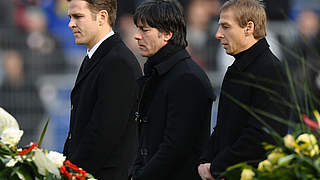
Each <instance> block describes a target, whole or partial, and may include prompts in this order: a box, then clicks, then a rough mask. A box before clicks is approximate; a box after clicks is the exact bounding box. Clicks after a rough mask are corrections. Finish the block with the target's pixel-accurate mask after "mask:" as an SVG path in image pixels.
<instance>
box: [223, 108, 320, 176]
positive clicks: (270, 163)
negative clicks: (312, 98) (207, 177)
mask: <svg viewBox="0 0 320 180" xmlns="http://www.w3.org/2000/svg"><path fill="white" fill-rule="evenodd" d="M313 114H314V117H315V119H316V122H315V121H313V120H311V119H309V117H308V116H306V115H302V118H303V121H304V123H305V124H306V125H307V126H308V130H296V131H294V133H293V134H288V135H286V136H285V137H283V138H280V139H278V142H279V143H278V145H276V146H275V145H270V144H264V147H265V149H266V151H267V159H265V160H263V161H261V162H260V163H259V164H258V167H257V168H256V167H253V166H251V165H248V164H247V163H239V164H236V165H234V166H231V167H229V168H228V169H227V170H226V172H225V173H224V174H223V176H226V177H227V179H228V180H233V179H237V180H238V179H240V180H267V179H268V180H269V179H277V180H292V179H305V180H309V179H310V180H315V179H320V151H319V142H318V141H317V137H319V134H320V133H319V132H320V131H319V130H320V116H319V112H318V111H316V110H315V111H313Z"/></svg>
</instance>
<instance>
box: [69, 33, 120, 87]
mask: <svg viewBox="0 0 320 180" xmlns="http://www.w3.org/2000/svg"><path fill="white" fill-rule="evenodd" d="M119 42H121V39H120V36H119V35H118V34H114V35H112V36H111V37H109V38H108V39H106V40H105V41H103V42H102V43H101V45H100V46H99V47H98V49H97V50H96V52H95V53H94V54H93V56H92V57H91V59H90V63H89V65H88V68H86V70H85V71H83V72H80V71H79V73H78V76H77V79H76V82H75V85H74V88H73V89H72V92H73V91H74V89H76V87H77V86H78V85H79V84H80V83H81V81H82V80H83V79H85V77H87V76H88V74H89V73H90V72H91V71H92V70H93V69H94V67H96V66H97V64H99V62H100V61H102V59H103V57H104V56H105V55H106V54H108V53H109V52H110V50H111V49H112V48H113V47H114V46H115V44H117V43H119Z"/></svg>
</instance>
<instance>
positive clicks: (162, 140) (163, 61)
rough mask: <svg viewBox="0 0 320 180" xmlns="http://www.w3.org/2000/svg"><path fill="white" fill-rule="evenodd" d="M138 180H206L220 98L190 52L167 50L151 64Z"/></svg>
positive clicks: (143, 95)
mask: <svg viewBox="0 0 320 180" xmlns="http://www.w3.org/2000/svg"><path fill="white" fill-rule="evenodd" d="M139 82H140V84H141V85H142V87H141V88H140V89H141V93H140V94H141V97H140V102H139V105H138V107H139V109H138V112H139V113H138V114H139V116H138V117H139V118H137V120H138V121H139V149H138V153H137V156H136V160H135V162H134V165H133V167H132V172H131V176H132V178H133V179H134V180H151V179H152V180H164V179H165V180H176V179H188V180H200V176H199V175H198V173H197V167H196V164H197V162H198V159H199V158H200V154H201V152H202V150H203V147H204V146H205V144H206V143H207V141H208V138H209V134H210V119H211V105H212V101H213V99H214V95H213V90H212V87H211V83H210V81H209V79H208V77H207V75H206V74H205V72H204V71H203V70H202V69H201V68H200V67H199V65H197V64H196V63H195V62H194V61H193V60H192V59H191V58H190V55H189V54H188V52H187V51H186V50H185V49H181V48H178V47H174V46H170V45H169V46H168V45H167V46H164V47H163V48H161V49H160V50H159V51H158V53H156V54H155V55H154V56H153V57H151V58H149V59H148V60H147V62H146V64H145V76H144V77H142V78H140V79H139Z"/></svg>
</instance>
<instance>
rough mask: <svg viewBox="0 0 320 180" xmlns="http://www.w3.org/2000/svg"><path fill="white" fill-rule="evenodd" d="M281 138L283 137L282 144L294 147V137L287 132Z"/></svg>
mask: <svg viewBox="0 0 320 180" xmlns="http://www.w3.org/2000/svg"><path fill="white" fill-rule="evenodd" d="M283 139H284V145H285V146H286V147H287V148H294V147H295V145H296V142H295V140H294V137H293V136H292V135H290V134H288V135H286V136H285V137H284V138H283Z"/></svg>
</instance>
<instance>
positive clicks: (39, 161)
mask: <svg viewBox="0 0 320 180" xmlns="http://www.w3.org/2000/svg"><path fill="white" fill-rule="evenodd" d="M33 162H34V163H35V164H36V166H37V168H38V172H39V173H40V174H41V175H43V176H45V175H46V172H47V171H48V172H50V173H52V174H54V175H55V176H56V177H57V178H59V179H60V172H59V170H58V168H57V167H56V165H55V164H53V163H52V162H51V161H50V160H49V159H48V158H47V157H46V155H44V153H43V152H41V151H40V150H39V149H37V150H36V151H35V153H34V160H33Z"/></svg>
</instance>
